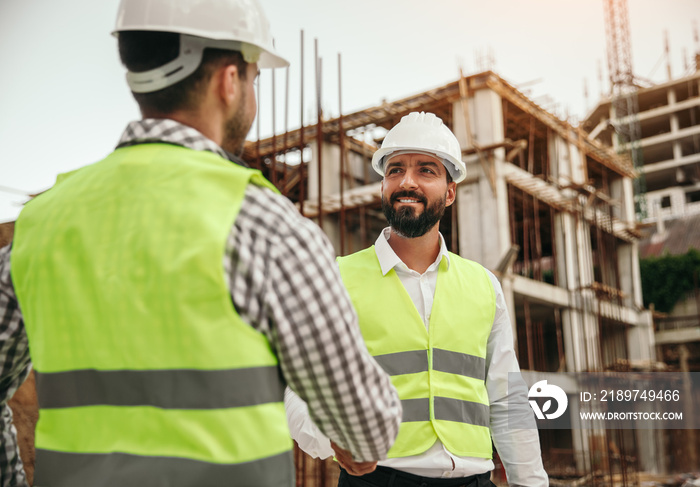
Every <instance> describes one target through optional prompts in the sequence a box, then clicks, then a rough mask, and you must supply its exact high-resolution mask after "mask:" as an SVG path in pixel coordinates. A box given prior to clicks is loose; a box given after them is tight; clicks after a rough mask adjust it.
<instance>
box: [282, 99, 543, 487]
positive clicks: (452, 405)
mask: <svg viewBox="0 0 700 487" xmlns="http://www.w3.org/2000/svg"><path fill="white" fill-rule="evenodd" d="M461 155H462V152H461V149H460V146H459V142H458V141H457V138H456V137H455V136H454V134H453V133H452V132H451V131H450V130H449V129H448V128H447V127H446V126H445V125H444V124H443V123H442V120H440V119H439V118H438V117H436V116H435V115H433V114H432V113H415V112H414V113H410V114H409V115H407V116H405V117H403V119H402V120H401V121H400V122H399V124H397V125H396V126H395V127H393V128H392V129H391V130H390V131H389V132H388V133H387V135H386V137H385V139H384V142H383V143H382V147H381V148H380V149H379V150H378V151H377V152H376V153H375V154H374V157H373V159H372V167H373V168H374V169H375V171H377V172H378V173H379V174H381V175H382V176H383V180H382V185H381V192H382V209H383V211H384V215H385V216H386V219H387V221H388V223H389V227H388V228H385V229H384V230H383V231H382V233H381V234H380V235H379V238H377V240H376V242H375V244H374V245H373V246H372V247H370V248H368V249H365V250H362V251H360V252H357V253H355V254H352V255H349V256H347V257H341V258H339V259H338V263H339V267H340V274H341V276H342V278H343V283H344V284H345V287H346V288H347V290H348V292H349V294H350V297H351V299H352V302H353V304H354V306H355V309H356V310H357V313H358V316H359V323H360V329H361V331H362V336H363V338H364V341H365V344H366V345H367V348H368V349H369V351H370V353H371V354H372V355H373V356H374V358H375V359H376V360H377V362H379V364H380V365H381V366H382V367H383V368H384V370H386V371H387V373H389V375H391V378H392V382H393V384H394V386H395V387H396V389H397V390H398V392H399V397H400V398H401V404H402V407H403V417H402V422H401V426H400V428H399V435H398V437H397V439H396V443H394V445H393V447H392V448H391V449H390V450H389V453H388V455H387V457H388V458H387V459H385V460H381V461H379V463H378V465H377V463H376V462H358V461H356V459H355V458H353V456H352V454H351V453H350V452H348V451H345V450H344V449H343V448H341V447H340V446H338V445H336V444H335V443H334V442H332V441H330V440H328V439H327V438H325V437H324V436H323V435H322V434H321V433H320V431H318V429H317V428H315V426H314V424H313V422H312V421H310V418H309V416H308V415H307V414H306V412H307V410H311V409H312V406H309V407H308V408H307V407H306V405H305V404H304V403H303V402H302V401H301V400H299V398H298V397H296V396H295V395H294V394H293V393H292V392H291V391H289V390H288V391H287V393H286V395H285V405H286V407H287V418H288V420H289V424H290V430H291V432H292V436H293V438H294V439H295V440H296V441H297V443H298V444H299V446H300V447H301V448H302V449H303V450H304V451H306V452H307V453H309V454H310V455H312V456H317V457H321V458H325V457H328V456H330V455H333V454H334V455H335V457H336V459H337V460H338V463H339V464H340V466H341V472H340V480H339V483H338V485H339V486H365V487H366V486H395V487H400V486H415V487H418V486H423V487H427V486H440V487H456V486H474V487H476V486H479V487H483V486H492V485H493V484H492V483H491V481H490V471H491V470H493V468H494V464H493V461H492V454H493V445H492V440H493V443H494V444H495V446H496V449H497V450H498V453H499V455H500V457H501V459H502V461H503V463H504V465H505V468H506V474H507V476H508V481H509V484H510V485H519V486H537V487H542V486H546V485H548V483H549V482H548V479H547V474H546V473H545V471H544V468H543V466H542V458H541V454H540V444H539V437H538V434H537V430H536V429H535V428H536V427H535V421H534V416H533V412H532V410H531V409H530V407H529V406H528V402H527V389H526V387H525V385H524V382H523V381H522V377H521V376H520V369H519V367H518V362H517V358H516V356H515V351H514V349H513V335H512V329H511V321H510V318H509V315H508V310H507V308H506V303H505V299H504V296H503V291H502V289H501V285H500V283H499V282H498V280H497V279H496V277H495V276H494V275H493V274H492V273H491V272H489V271H488V270H486V269H485V268H484V267H482V266H481V265H479V264H477V263H475V262H472V261H469V260H466V259H464V258H462V257H460V256H458V255H455V254H453V253H451V252H448V251H447V248H446V246H445V241H444V239H443V237H442V235H441V234H440V232H439V222H440V219H441V218H442V216H443V214H444V212H445V208H446V207H447V206H450V205H452V204H453V203H454V201H455V194H456V186H457V183H459V182H460V181H462V180H463V179H464V177H465V173H466V168H465V164H464V162H463V161H462V158H461ZM312 412H313V411H312ZM513 426H517V429H516V428H514V427H513Z"/></svg>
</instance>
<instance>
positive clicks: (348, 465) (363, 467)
mask: <svg viewBox="0 0 700 487" xmlns="http://www.w3.org/2000/svg"><path fill="white" fill-rule="evenodd" d="M331 448H333V451H334V452H335V459H336V460H338V463H339V464H340V466H341V467H343V468H344V469H345V470H347V472H348V473H349V474H350V475H355V476H359V475H364V474H366V473H370V472H374V469H375V468H377V462H356V461H355V460H353V459H352V454H351V453H350V452H349V451H347V450H343V449H342V448H340V447H339V446H338V445H336V444H335V443H333V442H332V441H331Z"/></svg>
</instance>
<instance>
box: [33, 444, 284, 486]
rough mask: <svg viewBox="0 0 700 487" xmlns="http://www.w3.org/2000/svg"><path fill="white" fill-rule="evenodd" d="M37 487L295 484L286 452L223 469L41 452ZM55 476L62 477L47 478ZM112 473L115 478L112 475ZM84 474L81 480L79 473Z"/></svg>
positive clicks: (160, 460)
mask: <svg viewBox="0 0 700 487" xmlns="http://www.w3.org/2000/svg"><path fill="white" fill-rule="evenodd" d="M36 464H37V465H41V466H42V468H40V469H37V471H36V475H35V477H34V486H35V487H44V486H49V485H50V486H54V487H76V486H77V485H86V486H87V485H89V486H90V487H125V486H129V485H144V486H145V485H166V484H163V479H166V478H167V479H168V483H167V486H168V487H192V486H195V485H202V486H204V485H207V486H209V485H271V486H272V485H274V486H278V485H279V486H285V485H287V486H289V485H290V481H289V478H288V472H290V471H293V468H294V460H293V458H292V454H291V453H289V452H287V453H282V454H280V455H276V456H273V457H269V458H265V459H263V460H258V461H256V462H246V463H238V464H234V465H220V464H215V463H206V462H198V461H195V460H187V459H182V458H165V457H141V456H136V455H127V454H124V453H110V454H105V455H94V454H93V455H82V454H77V453H62V452H53V451H47V450H36ZM47 472H55V473H56V474H57V475H56V476H46V473H47ZM106 472H110V475H106V474H105V473H106ZM78 473H79V477H78V475H77V474H78ZM134 479H138V482H139V483H138V484H134V483H133V481H134Z"/></svg>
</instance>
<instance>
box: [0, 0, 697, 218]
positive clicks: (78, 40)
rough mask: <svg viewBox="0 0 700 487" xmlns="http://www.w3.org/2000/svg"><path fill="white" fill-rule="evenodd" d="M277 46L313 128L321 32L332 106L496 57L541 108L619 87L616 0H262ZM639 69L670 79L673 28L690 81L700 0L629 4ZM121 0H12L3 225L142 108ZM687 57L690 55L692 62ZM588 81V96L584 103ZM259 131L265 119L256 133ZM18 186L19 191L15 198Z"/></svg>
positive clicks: (397, 92)
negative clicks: (610, 45) (609, 27)
mask: <svg viewBox="0 0 700 487" xmlns="http://www.w3.org/2000/svg"><path fill="white" fill-rule="evenodd" d="M261 2H262V4H263V7H264V9H265V11H266V12H267V14H268V17H269V18H270V22H271V25H272V31H273V35H274V37H275V40H276V46H277V49H278V50H279V51H280V52H281V53H282V54H283V55H285V56H287V58H288V59H289V60H290V61H291V63H292V65H291V68H290V69H289V76H290V82H289V85H290V97H289V128H290V129H292V128H296V127H298V126H299V122H300V108H301V107H300V91H301V89H300V72H301V71H300V51H301V47H300V31H301V30H302V29H303V30H304V36H305V54H304V56H305V62H304V78H305V80H304V93H305V95H304V97H305V99H304V114H305V122H306V123H307V124H308V123H312V122H313V120H315V106H316V104H315V99H314V96H315V92H316V91H315V90H316V86H315V82H314V73H313V56H314V40H315V39H317V40H318V47H319V55H320V56H321V57H322V59H323V82H322V87H321V88H322V93H323V95H322V100H323V107H324V112H325V113H326V114H328V115H329V116H337V115H338V113H339V111H340V107H339V106H338V53H341V56H342V111H343V113H349V112H353V111H356V110H360V109H363V108H367V107H370V106H373V105H377V104H379V103H381V102H382V100H383V99H386V100H395V99H399V98H403V97H405V96H409V95H412V94H416V93H420V92H422V91H426V90H429V89H431V88H435V87H438V86H442V85H444V84H446V83H449V82H451V81H454V80H456V79H457V77H458V73H459V68H460V67H462V69H463V70H464V72H465V74H470V73H475V72H477V71H480V70H481V69H482V68H484V67H488V66H489V64H488V63H487V62H486V61H482V62H479V61H478V58H479V57H481V58H482V59H484V58H488V57H489V56H490V57H492V58H493V61H494V62H493V64H492V66H491V67H492V69H493V70H494V71H496V72H497V73H498V74H499V75H501V76H502V77H503V78H505V79H506V80H507V81H509V82H510V83H512V84H514V85H516V86H518V87H520V88H521V90H522V91H524V92H525V93H526V94H528V96H530V97H531V98H532V99H534V100H535V101H536V102H538V103H539V104H541V105H543V106H544V107H546V108H548V109H550V110H551V111H553V112H555V113H557V114H558V115H560V116H562V117H565V116H566V115H567V114H568V115H569V117H571V119H572V121H575V120H577V119H581V118H582V117H584V116H585V114H586V112H587V111H588V110H589V109H590V108H592V106H593V105H594V103H595V102H596V101H597V100H598V98H599V95H600V92H601V91H605V92H607V91H608V89H609V87H608V83H607V81H604V83H603V85H602V86H601V83H600V81H599V67H602V69H603V72H602V75H603V78H604V80H607V76H608V74H607V62H606V57H605V28H604V20H603V0H489V1H483V0H430V1H426V0H355V1H347V0H346V1H343V2H340V1H337V0H299V1H294V0H261ZM628 4H629V14H630V32H631V40H632V53H633V66H634V70H635V73H636V74H637V75H639V76H641V77H644V78H649V79H651V80H653V81H657V82H659V81H665V80H666V79H667V74H666V59H665V57H664V32H668V34H669V41H670V50H671V56H670V61H671V68H672V72H673V76H674V77H678V76H681V75H682V74H683V73H684V71H685V69H684V67H685V64H686V63H688V62H690V59H691V57H692V55H693V54H694V52H695V51H696V50H697V49H698V47H697V44H696V41H695V40H694V38H693V22H695V23H696V24H697V21H698V20H700V0H667V1H665V2H660V1H659V0H628ZM117 6H118V0H0V222H3V221H8V220H13V219H15V218H16V216H17V214H18V213H19V210H20V209H21V203H22V202H24V201H25V200H26V197H25V196H23V194H24V193H34V192H39V191H42V190H44V189H46V188H48V187H50V186H51V185H52V184H53V182H54V180H55V178H56V175H57V174H58V173H61V172H65V171H68V170H71V169H75V168H77V167H80V166H83V165H85V164H89V163H92V162H95V161H97V160H99V159H101V158H102V157H104V156H105V155H107V154H108V153H109V152H110V151H111V150H112V149H113V147H114V145H115V144H116V142H117V140H118V138H119V136H120V135H121V131H122V130H123V128H124V126H125V125H126V123H128V122H129V121H130V120H133V119H136V118H138V111H137V109H136V105H135V103H134V102H133V100H132V98H131V95H130V93H129V91H128V89H127V87H126V83H125V81H124V70H123V69H122V67H121V65H120V64H119V61H118V58H117V51H116V41H115V39H114V38H113V37H112V36H110V34H109V33H110V32H111V30H112V28H113V26H114V20H115V15H116V11H117ZM684 54H685V59H684V57H683V56H684ZM285 75H286V73H285V71H284V70H278V71H277V74H276V76H275V78H276V86H277V92H276V93H277V94H276V107H277V111H276V113H277V115H276V126H275V131H276V132H277V133H281V132H282V131H283V130H284V126H285V125H284V123H285V120H284V109H285V103H284V101H285V96H284V92H285ZM584 79H585V80H587V84H588V92H589V96H588V103H586V102H585V100H584V93H583V92H584V88H583V87H584ZM259 104H260V109H261V116H260V126H261V132H262V135H263V136H268V135H270V134H271V132H272V124H271V120H272V83H271V74H270V72H269V71H268V72H263V75H262V77H261V84H260V93H259ZM255 137H256V125H255V124H254V125H253V129H252V131H251V134H250V137H249V138H255ZM12 190H18V191H19V194H18V193H14V192H12Z"/></svg>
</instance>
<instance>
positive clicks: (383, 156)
mask: <svg viewBox="0 0 700 487" xmlns="http://www.w3.org/2000/svg"><path fill="white" fill-rule="evenodd" d="M399 151H400V152H403V153H406V152H418V153H428V154H433V155H434V156H435V157H437V158H438V159H440V160H441V161H442V163H443V164H444V166H445V168H446V169H447V171H448V172H449V173H450V176H452V179H453V180H454V181H455V182H456V183H459V182H460V181H462V180H463V179H464V178H465V177H466V175H467V168H466V166H465V165H464V162H463V161H462V149H461V148H460V147H459V141H458V140H457V137H455V135H454V134H453V133H452V131H451V130H450V129H448V128H447V126H446V125H445V124H444V123H442V120H441V119H440V118H439V117H437V116H436V115H434V114H432V113H426V112H420V113H419V112H411V113H409V114H408V115H406V116H405V117H403V118H402V119H401V121H400V122H399V123H397V124H396V125H395V126H394V127H393V128H392V129H391V130H389V132H388V133H387V134H386V136H385V137H384V142H382V147H381V149H378V150H377V152H375V153H374V156H373V157H372V167H373V168H374V170H375V171H377V172H378V173H379V174H380V175H382V176H384V165H385V164H386V161H387V159H388V158H389V157H390V156H391V154H393V153H394V152H399Z"/></svg>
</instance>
